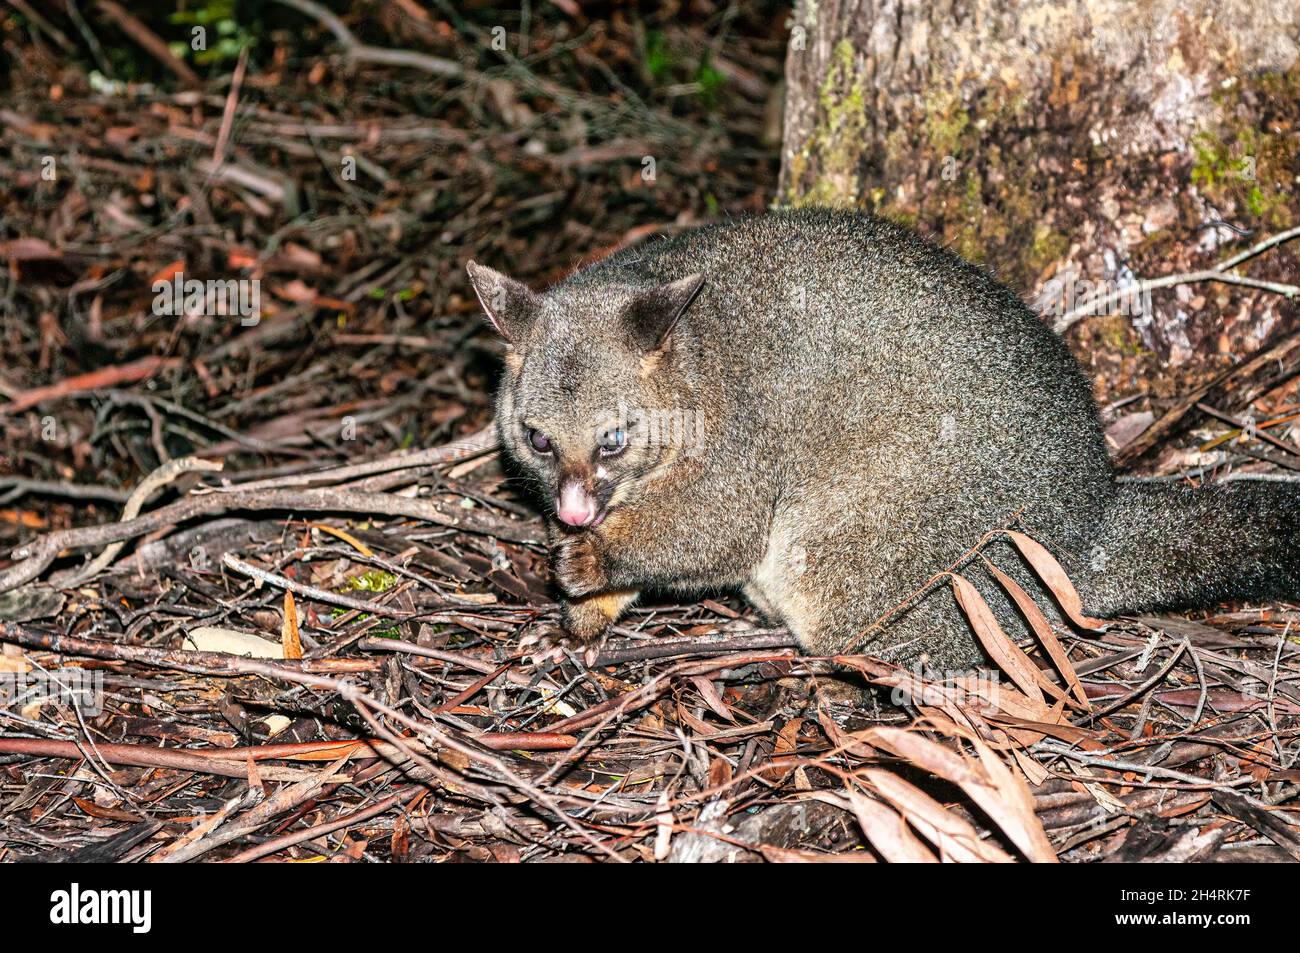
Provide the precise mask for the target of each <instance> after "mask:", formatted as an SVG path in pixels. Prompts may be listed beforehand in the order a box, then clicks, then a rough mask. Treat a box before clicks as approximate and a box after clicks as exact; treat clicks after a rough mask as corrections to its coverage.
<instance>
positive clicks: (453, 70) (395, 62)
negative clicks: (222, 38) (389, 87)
mask: <svg viewBox="0 0 1300 953" xmlns="http://www.w3.org/2000/svg"><path fill="white" fill-rule="evenodd" d="M276 2H277V3H280V4H283V5H284V6H286V7H293V8H294V9H295V10H297V11H298V12H299V13H302V14H305V15H307V16H309V17H311V18H312V19H313V20H315V21H316V22H317V23H319V24H321V26H323V27H325V28H326V29H327V30H329V31H330V32H331V33H333V34H334V37H335V39H337V40H338V41H339V43H340V45H342V47H343V53H344V55H345V56H347V58H348V59H349V60H351V61H352V62H354V63H379V64H382V65H385V66H409V67H411V68H412V69H418V70H423V71H424V72H426V73H433V74H434V75H435V76H451V77H455V78H457V79H460V78H463V77H465V76H466V71H465V68H464V67H462V66H461V65H460V64H459V63H455V62H453V61H451V60H447V59H443V58H442V57H440V56H430V55H428V54H427V53H417V52H416V51H415V50H389V49H385V48H384V47H382V46H371V45H369V44H367V43H362V42H361V41H360V40H358V39H357V37H356V34H354V33H353V32H352V31H351V30H349V29H348V28H347V25H346V24H344V22H343V21H342V20H340V19H339V18H338V17H337V16H335V15H334V13H333V12H331V11H330V10H327V9H326V8H325V7H323V6H321V5H320V4H319V3H314V2H312V0H276Z"/></svg>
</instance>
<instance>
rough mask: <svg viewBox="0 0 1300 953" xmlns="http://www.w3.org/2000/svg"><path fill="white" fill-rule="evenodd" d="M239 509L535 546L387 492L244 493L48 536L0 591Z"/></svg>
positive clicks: (529, 538)
mask: <svg viewBox="0 0 1300 953" xmlns="http://www.w3.org/2000/svg"><path fill="white" fill-rule="evenodd" d="M237 510H282V511H287V512H297V513H365V514H366V515H367V516H371V517H373V516H406V517H411V518H413V519H420V520H424V521H425V522H428V523H434V524H436V525H439V526H449V527H453V528H455V529H459V530H463V531H465V532H469V533H481V534H483V535H487V536H494V537H496V538H497V539H504V540H507V541H509V542H514V543H529V544H535V545H539V544H541V542H542V534H541V532H540V527H539V526H537V525H535V524H531V523H523V522H518V521H515V520H510V519H506V518H504V517H501V518H498V517H493V516H488V515H486V514H483V513H482V512H481V511H477V510H466V509H463V508H461V507H458V506H454V505H451V504H445V503H439V502H438V501H436V500H429V499H417V498H413V497H406V496H397V495H395V494H390V493H358V492H355V491H351V490H328V489H310V490H298V491H294V490H269V491H265V492H263V491H258V490H243V491H240V492H234V493H208V494H203V495H197V496H195V495H191V496H187V497H185V498H184V499H181V500H177V501H176V502H175V503H172V504H170V505H168V506H164V507H162V508H160V509H157V510H152V511H151V512H149V513H146V514H145V515H144V516H139V517H136V518H135V519H132V520H126V521H124V522H120V523H108V524H104V525H101V526H83V527H79V528H76V529H65V530H56V531H55V532H52V533H46V534H45V535H44V536H40V537H38V538H37V539H35V540H34V541H32V542H31V543H28V544H26V545H23V546H20V547H18V548H17V549H15V550H14V551H13V553H12V554H11V556H12V558H13V559H14V560H18V561H19V562H17V564H16V565H14V566H11V567H9V568H8V569H6V570H4V571H3V572H0V592H8V591H9V590H10V589H15V588H17V587H18V586H21V585H24V584H26V583H29V582H31V581H32V580H33V579H36V578H37V577H38V576H40V575H41V573H43V572H44V571H45V570H46V569H48V568H49V566H50V564H51V563H52V562H54V560H55V559H56V558H58V555H59V553H61V552H63V551H65V550H71V549H77V548H80V547H83V546H102V545H104V544H105V543H113V542H117V541H119V540H126V539H134V538H136V537H139V536H143V535H145V534H146V533H152V532H154V531H155V530H160V529H163V528H164V527H168V526H175V525H176V524H178V523H183V522H185V521H187V520H192V519H194V518H195V517H198V516H220V515H223V514H225V513H229V512H233V511H237Z"/></svg>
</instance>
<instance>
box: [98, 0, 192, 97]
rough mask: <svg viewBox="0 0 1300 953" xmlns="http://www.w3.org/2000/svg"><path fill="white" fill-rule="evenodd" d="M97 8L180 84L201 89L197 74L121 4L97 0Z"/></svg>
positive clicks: (110, 0) (109, 0) (107, 0)
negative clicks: (175, 77)
mask: <svg viewBox="0 0 1300 953" xmlns="http://www.w3.org/2000/svg"><path fill="white" fill-rule="evenodd" d="M98 6H99V9H100V11H101V12H103V13H104V14H105V15H106V16H108V17H109V18H111V19H112V20H114V21H115V22H116V23H117V25H118V26H119V27H121V28H122V32H123V33H125V34H126V35H127V36H129V37H130V38H131V39H133V40H135V41H136V42H137V43H139V44H140V45H141V46H142V47H144V48H145V50H146V51H148V53H149V55H150V56H152V57H153V58H154V59H156V60H157V61H158V62H160V63H162V65H163V66H165V67H167V68H168V69H169V70H171V71H172V72H173V73H175V74H176V75H177V76H178V77H180V80H181V82H183V83H184V84H185V85H186V86H189V87H191V88H193V89H202V88H203V80H201V79H199V74H198V73H196V72H194V70H192V69H190V68H189V67H188V66H186V65H185V64H184V63H183V62H181V61H180V60H178V59H177V58H176V56H175V55H174V54H173V53H172V51H171V50H169V49H168V48H167V44H166V43H164V42H163V41H162V39H161V38H160V37H159V36H158V34H157V33H155V32H153V30H151V29H149V28H148V27H147V26H145V25H144V24H143V23H141V22H140V21H139V20H137V19H136V18H135V17H133V16H132V15H131V14H129V13H127V12H126V10H125V9H123V7H122V5H121V4H119V3H114V2H113V0H99V3H98Z"/></svg>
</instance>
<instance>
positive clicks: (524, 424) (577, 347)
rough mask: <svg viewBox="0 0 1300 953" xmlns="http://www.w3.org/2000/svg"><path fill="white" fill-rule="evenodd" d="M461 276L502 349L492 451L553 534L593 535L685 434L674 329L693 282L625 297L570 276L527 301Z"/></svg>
mask: <svg viewBox="0 0 1300 953" xmlns="http://www.w3.org/2000/svg"><path fill="white" fill-rule="evenodd" d="M467 267H468V271H469V277H470V281H471V283H472V284H473V286H474V291H475V292H476V293H477V294H478V297H479V301H480V302H481V303H482V305H483V310H484V311H485V312H487V316H488V319H489V320H490V321H491V322H492V326H493V327H495V328H496V330H497V332H498V333H500V335H501V336H502V337H503V338H505V340H506V344H507V348H506V356H505V368H506V372H505V377H504V378H503V380H502V382H501V390H500V392H499V394H498V396H497V428H498V430H499V432H500V436H501V442H502V444H503V446H504V447H505V448H506V450H507V451H508V452H509V453H510V455H511V456H513V457H514V458H515V460H517V461H518V462H519V463H520V464H521V465H522V466H523V467H524V468H525V469H526V470H527V471H528V472H529V473H530V474H532V475H533V476H535V477H536V478H537V479H538V481H539V483H540V484H541V485H542V486H543V487H544V488H545V491H546V492H545V496H546V498H547V502H548V503H549V505H550V506H551V507H552V508H553V510H554V515H555V517H556V518H557V519H558V520H559V521H560V522H561V523H564V524H566V525H568V526H570V527H587V526H598V525H600V523H601V522H602V521H603V520H604V519H605V516H606V515H607V514H608V512H609V511H610V509H612V508H614V507H616V506H618V505H619V504H620V503H622V502H624V501H626V500H628V499H630V498H632V497H633V496H634V495H635V493H636V490H637V488H638V487H639V486H640V485H641V484H642V483H643V482H644V481H646V480H649V479H653V477H654V475H655V474H656V471H657V468H658V467H660V465H661V464H663V463H665V462H666V461H667V460H668V459H670V458H671V457H672V456H673V455H675V453H676V452H677V451H678V450H679V449H681V444H682V442H683V441H682V439H681V438H682V433H683V432H684V431H685V430H689V428H690V427H692V426H694V425H695V423H694V422H695V417H694V416H693V411H691V410H689V409H688V406H687V405H689V403H690V397H689V394H690V392H691V390H692V388H691V386H690V381H691V372H690V367H689V365H690V354H689V348H688V347H687V346H686V344H685V342H683V341H682V340H680V338H681V337H682V330H681V329H680V328H679V327H678V322H679V320H680V319H681V317H682V315H683V313H684V312H685V311H686V310H687V308H688V307H689V306H690V303H691V300H692V299H693V298H694V297H695V295H696V293H697V292H698V291H699V290H700V287H701V285H702V284H703V281H704V279H703V277H702V276H700V275H689V276H687V277H685V278H681V279H679V280H677V281H673V282H668V283H665V284H655V285H645V286H630V285H619V284H611V283H609V282H601V281H600V280H598V279H592V278H584V277H583V276H581V275H579V276H578V277H577V278H576V279H571V280H569V281H567V282H564V283H563V284H561V285H558V286H557V287H555V288H552V289H551V290H550V291H547V292H545V293H543V294H535V293H534V292H532V291H530V290H529V289H528V288H527V287H525V286H524V285H522V284H520V283H519V282H517V281H514V280H513V279H511V278H507V277H506V276H505V275H502V274H500V273H499V272H495V271H493V270H492V269H490V268H485V267H483V266H482V265H479V264H476V263H474V262H470V263H469V265H468V266H467ZM681 418H684V419H685V421H686V426H685V428H684V427H683V425H682V419H681ZM687 436H688V437H689V436H690V435H689V434H688V435H687Z"/></svg>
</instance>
